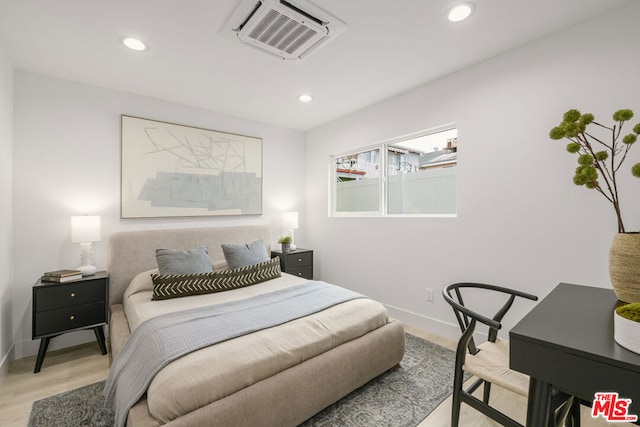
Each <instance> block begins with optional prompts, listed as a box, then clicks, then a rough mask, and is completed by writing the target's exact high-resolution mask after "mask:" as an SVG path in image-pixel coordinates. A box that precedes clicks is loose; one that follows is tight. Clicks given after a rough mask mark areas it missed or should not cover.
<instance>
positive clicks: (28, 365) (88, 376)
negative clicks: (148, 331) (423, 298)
mask: <svg viewBox="0 0 640 427" xmlns="http://www.w3.org/2000/svg"><path fill="white" fill-rule="evenodd" d="M406 330H407V332H409V333H411V334H414V335H417V336H419V337H422V338H424V339H428V340H430V341H433V342H435V343H437V344H440V345H442V346H444V347H448V348H451V349H453V348H455V343H454V342H452V341H449V340H447V339H444V338H441V337H439V336H437V335H435V334H432V333H429V332H425V331H422V330H418V329H414V328H410V327H406ZM34 365H35V356H32V357H27V358H24V359H20V360H16V361H14V362H12V363H11V365H10V367H9V374H8V376H7V378H6V380H5V382H4V383H3V384H2V386H0V426H3V427H24V426H26V424H27V421H28V419H29V413H30V411H31V404H32V403H33V402H34V401H36V400H39V399H42V398H45V397H48V396H51V395H54V394H57V393H62V392H64V391H68V390H72V389H74V388H77V387H81V386H83V385H88V384H92V383H94V382H97V381H100V380H103V379H105V378H106V377H107V375H108V372H109V357H108V356H103V355H101V354H100V351H99V349H98V345H97V344H96V343H89V344H83V345H80V346H76V347H71V348H67V349H63V350H58V351H52V352H50V353H47V356H46V358H45V360H44V364H43V366H42V370H41V371H40V372H39V373H38V374H34V373H33V367H34ZM492 404H494V405H495V406H496V407H497V408H498V409H500V410H501V411H504V412H505V413H507V414H508V415H510V416H512V417H513V418H515V419H516V420H518V421H520V422H524V418H525V414H526V405H527V403H526V400H525V399H524V398H521V397H520V396H517V395H514V394H513V393H510V392H508V391H506V390H500V389H499V388H498V387H494V389H493V390H492ZM450 414H451V398H449V399H447V400H445V401H444V402H443V403H442V404H441V405H440V406H439V407H438V408H436V409H435V410H434V411H433V412H432V413H431V414H430V415H429V416H428V417H427V418H426V419H425V420H424V421H423V422H422V423H421V424H420V426H419V427H448V426H449V425H450V422H449V420H450ZM582 425H583V427H600V426H610V424H608V423H607V422H606V421H604V420H602V419H598V420H593V419H592V418H591V416H590V414H589V412H588V410H587V409H586V408H583V413H582ZM460 426H461V427H498V426H499V425H498V424H497V423H495V422H493V421H492V420H490V419H488V418H487V417H485V416H484V415H482V414H480V413H478V412H477V411H475V410H473V409H471V408H470V407H469V406H467V405H462V411H461V417H460ZM627 426H628V427H632V426H631V425H630V424H626V423H625V424H620V423H617V424H616V427H627Z"/></svg>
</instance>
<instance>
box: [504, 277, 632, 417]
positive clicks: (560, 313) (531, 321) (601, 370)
mask: <svg viewBox="0 0 640 427" xmlns="http://www.w3.org/2000/svg"><path fill="white" fill-rule="evenodd" d="M616 303H617V298H616V296H615V294H614V293H613V291H612V290H610V289H601V288H593V287H589V286H579V285H570V284H567V283H560V284H559V285H558V286H557V287H556V288H555V289H554V290H553V291H551V293H550V294H549V295H547V297H545V298H544V299H543V300H542V301H541V302H540V303H539V304H538V305H537V306H536V307H534V309H533V310H531V312H530V313H529V314H527V315H526V316H525V317H524V318H523V319H522V320H521V321H520V322H519V323H518V324H517V325H516V326H515V327H514V328H513V329H512V330H511V332H509V337H510V349H511V350H510V352H511V354H510V365H511V369H514V370H516V371H520V372H523V373H525V374H527V375H529V376H530V383H529V403H528V407H527V427H544V426H546V420H547V418H548V414H549V397H550V395H551V388H552V387H555V388H557V389H559V390H562V391H564V392H566V393H569V394H573V395H576V396H578V397H580V398H581V399H583V400H585V401H587V402H592V401H593V399H594V394H595V393H596V392H615V391H617V392H618V393H619V395H620V397H621V398H627V399H632V403H631V405H630V407H629V414H632V415H638V416H640V354H636V353H634V352H632V351H629V350H627V349H625V348H623V347H621V346H619V345H618V344H617V343H616V342H615V340H614V339H613V310H614V308H615V306H616ZM639 423H640V421H639V422H637V423H636V424H639Z"/></svg>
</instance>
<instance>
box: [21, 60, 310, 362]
mask: <svg viewBox="0 0 640 427" xmlns="http://www.w3.org/2000/svg"><path fill="white" fill-rule="evenodd" d="M14 109H15V111H14V113H15V129H14V134H15V146H14V163H13V170H14V175H13V182H14V242H15V247H14V251H13V253H14V266H15V268H14V280H13V294H14V296H13V306H14V316H13V325H14V326H13V328H14V332H15V333H16V337H15V344H16V351H15V357H16V358H20V357H23V356H25V355H29V354H34V353H36V352H37V342H35V341H31V286H32V284H33V283H34V281H35V280H36V279H37V278H38V277H39V275H40V274H42V272H43V271H46V270H53V269H59V268H73V267H76V266H77V265H78V264H79V254H80V252H79V247H78V245H75V244H72V243H71V242H70V234H69V233H70V230H69V221H70V219H69V217H70V216H71V215H76V214H83V213H89V214H97V215H101V216H102V236H103V239H102V241H101V242H98V243H97V244H95V246H94V247H95V258H96V266H97V267H98V269H102V270H104V269H106V252H107V238H108V236H109V234H110V233H112V232H115V231H123V230H137V229H153V228H169V227H171V228H177V227H202V226H211V225H238V224H251V223H254V224H255V223H260V224H271V226H272V227H271V228H272V234H273V235H272V240H273V241H272V242H271V243H272V244H275V242H276V241H277V237H278V234H279V233H280V231H281V222H280V221H281V215H280V214H281V213H282V212H283V211H286V210H298V211H300V212H301V217H303V215H304V210H303V209H304V200H303V197H304V183H303V182H302V180H295V179H292V177H296V176H303V175H304V164H303V163H304V162H303V160H304V135H303V134H302V133H301V132H298V131H292V130H288V129H283V128H279V127H275V126H271V125H266V124H262V123H257V122H253V121H248V120H244V119H240V118H236V117H230V116H226V115H222V114H217V113H212V112H208V111H204V110H199V109H195V108H190V107H186V106H182V105H178V104H173V103H169V102H165V101H160V100H157V99H151V98H146V97H141V96H134V95H131V94H126V93H120V92H114V91H110V90H105V89H101V88H97V87H92V86H87V85H83V84H79V83H74V82H70V81H65V80H60V79H55V78H51V77H44V76H41V75H36V74H32V73H28V72H23V71H16V73H15V107H14ZM121 114H127V115H133V116H137V117H143V118H149V119H155V120H163V121H167V122H172V123H178V124H184V125H192V126H198V127H203V128H207V129H214V130H220V131H225V132H232V133H238V134H244V135H250V136H257V137H261V138H263V173H264V181H263V214H262V215H261V216H248V217H237V216H235V217H234V216H229V217H208V218H189V219H156V220H148V219H147V220H131V219H130V220H122V219H120V210H119V209H120V208H119V206H120V202H119V200H120V199H119V197H120V196H119V194H120V115H121ZM296 238H297V241H298V242H300V243H304V238H305V236H304V232H303V230H301V232H300V233H297V234H296ZM93 339H94V337H93V334H92V333H91V332H89V331H87V332H84V331H83V332H76V333H73V334H66V335H63V336H61V337H59V338H56V339H55V340H53V341H52V345H51V349H56V348H59V347H61V346H66V345H69V344H73V343H78V342H82V341H92V340H93Z"/></svg>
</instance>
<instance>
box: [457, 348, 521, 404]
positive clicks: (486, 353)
mask: <svg viewBox="0 0 640 427" xmlns="http://www.w3.org/2000/svg"><path fill="white" fill-rule="evenodd" d="M478 349H479V350H480V351H479V352H478V353H476V354H475V355H472V354H467V358H466V359H465V364H464V367H463V370H464V371H466V372H469V373H472V374H473V375H475V376H477V377H479V378H482V379H484V380H486V381H488V382H490V383H492V384H495V385H497V386H500V387H502V388H505V389H507V390H509V391H512V392H514V393H516V394H519V395H521V396H525V397H526V396H527V395H528V394H529V376H527V375H525V374H522V373H520V372H517V371H514V370H511V369H509V342H508V341H505V340H501V339H497V340H496V342H495V343H492V342H489V341H487V342H484V343H482V344H480V345H479V346H478Z"/></svg>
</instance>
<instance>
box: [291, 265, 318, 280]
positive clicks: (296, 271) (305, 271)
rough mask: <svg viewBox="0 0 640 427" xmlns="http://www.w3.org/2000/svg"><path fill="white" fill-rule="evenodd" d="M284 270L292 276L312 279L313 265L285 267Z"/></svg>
mask: <svg viewBox="0 0 640 427" xmlns="http://www.w3.org/2000/svg"><path fill="white" fill-rule="evenodd" d="M286 272H287V273H289V274H292V275H294V276H298V277H304V278H305V279H309V280H311V279H313V267H312V266H310V265H307V266H303V267H294V268H287V271H286Z"/></svg>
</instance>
